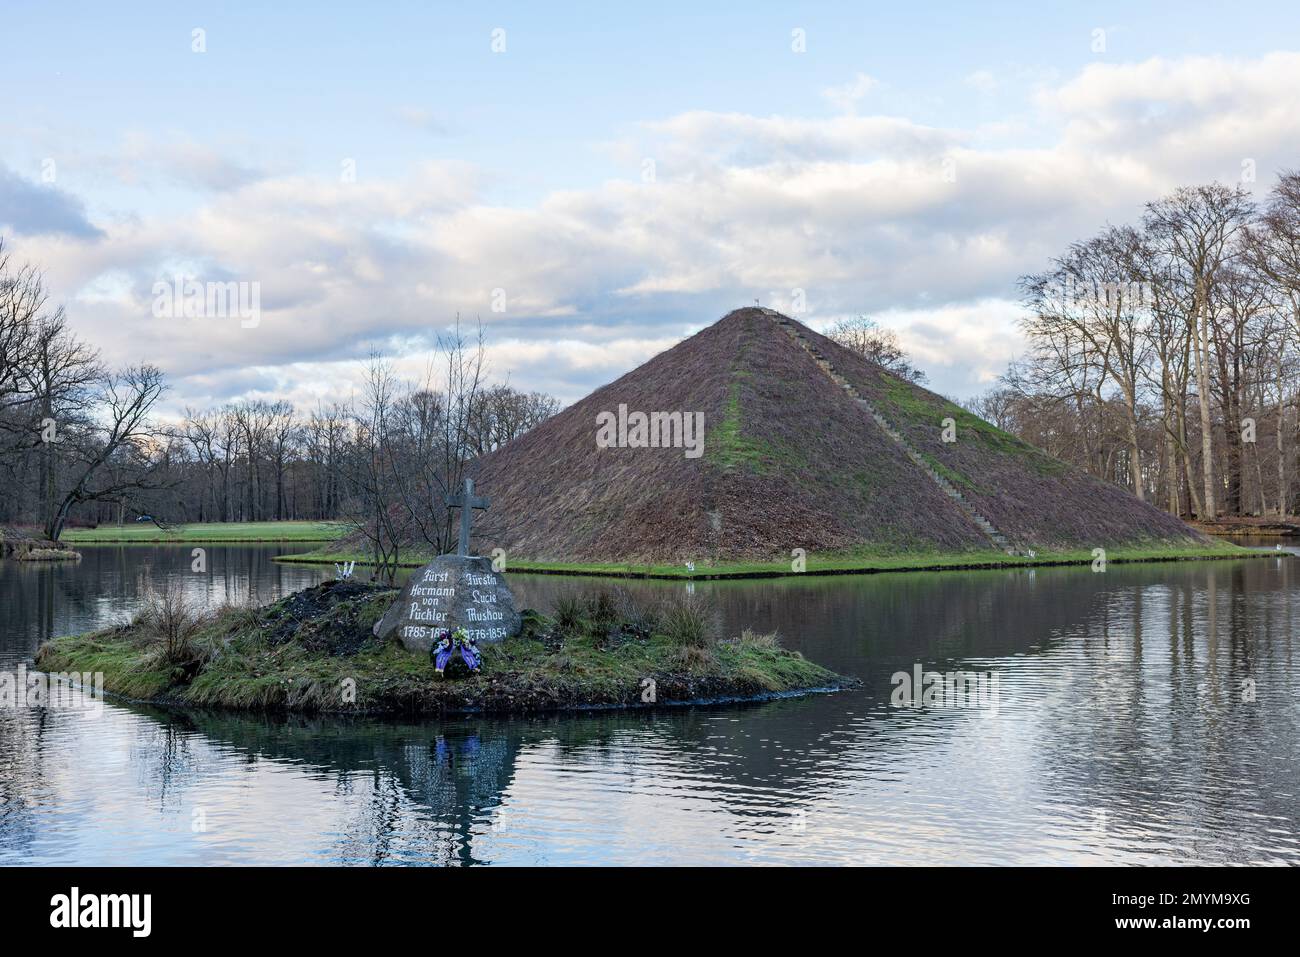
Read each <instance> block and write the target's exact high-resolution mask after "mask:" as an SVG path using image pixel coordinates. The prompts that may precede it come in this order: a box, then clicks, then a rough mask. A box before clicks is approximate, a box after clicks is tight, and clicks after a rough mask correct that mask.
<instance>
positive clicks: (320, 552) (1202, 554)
mask: <svg viewBox="0 0 1300 957" xmlns="http://www.w3.org/2000/svg"><path fill="white" fill-rule="evenodd" d="M1261 554H1262V553H1260V552H1258V551H1251V550H1249V549H1245V548H1242V547H1241V546H1239V545H1233V544H1232V543H1230V542H1224V541H1215V542H1210V543H1209V544H1206V545H1200V546H1192V547H1188V546H1186V545H1178V546H1166V545H1148V546H1128V547H1121V548H1114V549H1107V550H1106V561H1107V562H1108V563H1125V562H1167V561H1197V560H1205V559H1223V558H1253V557H1259V556H1260V555H1261ZM432 558H433V556H432V555H427V554H423V553H415V552H413V553H410V554H409V555H404V556H403V557H402V561H401V562H400V564H401V565H402V567H404V568H419V567H420V566H421V565H424V564H426V563H427V562H429V561H431V560H432ZM1094 560H1095V556H1094V555H1093V553H1092V551H1091V550H1090V549H1079V550H1077V551H1064V552H1042V553H1039V554H1037V555H1035V556H1034V557H1033V558H1028V557H1024V556H1019V555H1007V554H1005V553H1004V552H997V551H986V552H913V553H907V554H881V555H809V556H807V559H806V562H805V567H804V570H803V571H802V572H796V571H794V570H793V569H792V566H791V562H789V561H771V562H724V563H718V564H704V563H697V564H696V565H695V569H694V571H690V570H688V569H687V568H686V567H685V566H684V565H635V564H624V563H582V562H533V561H522V560H520V561H509V560H508V561H507V565H506V568H507V570H508V571H512V572H536V573H539V574H552V575H587V576H608V577H613V578H669V579H691V580H696V581H698V580H706V579H725V578H777V577H782V576H786V575H796V574H803V575H868V574H873V573H876V572H899V571H951V570H959V569H963V568H1020V567H1032V566H1046V565H1091V564H1092V562H1093V561H1094ZM276 561H281V562H293V563H298V564H325V565H329V564H333V563H334V562H342V561H356V562H357V563H358V564H359V565H364V564H365V563H366V556H365V555H362V554H358V553H350V554H348V553H340V552H337V551H335V550H333V549H330V548H328V547H326V548H320V549H316V550H314V551H310V552H304V553H303V554H301V555H282V556H279V557H277V558H276Z"/></svg>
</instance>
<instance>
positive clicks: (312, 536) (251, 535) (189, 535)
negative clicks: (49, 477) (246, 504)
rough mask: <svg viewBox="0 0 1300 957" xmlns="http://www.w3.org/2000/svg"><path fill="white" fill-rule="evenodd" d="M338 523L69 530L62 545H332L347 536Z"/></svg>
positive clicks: (146, 525) (147, 525) (143, 524)
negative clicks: (260, 543)
mask: <svg viewBox="0 0 1300 957" xmlns="http://www.w3.org/2000/svg"><path fill="white" fill-rule="evenodd" d="M347 530H348V529H347V526H345V525H343V524H341V523H339V522H195V523H193V524H189V525H168V526H166V527H159V526H157V525H155V524H154V523H153V522H138V523H136V524H133V525H100V526H99V527H98V528H70V529H67V530H66V531H65V532H64V533H63V536H62V541H64V542H68V543H70V544H74V545H81V544H85V545H93V544H95V543H97V542H104V543H109V542H168V543H179V542H194V543H203V542H207V543H212V544H217V543H220V542H231V543H237V542H334V541H337V540H338V539H339V538H340V537H341V536H343V535H344V534H345V533H346V532H347Z"/></svg>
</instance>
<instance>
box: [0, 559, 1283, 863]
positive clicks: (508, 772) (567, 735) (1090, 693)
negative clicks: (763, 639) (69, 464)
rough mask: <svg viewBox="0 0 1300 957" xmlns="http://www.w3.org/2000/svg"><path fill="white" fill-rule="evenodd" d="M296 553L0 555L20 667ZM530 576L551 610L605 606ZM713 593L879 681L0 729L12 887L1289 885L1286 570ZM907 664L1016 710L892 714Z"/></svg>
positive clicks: (1244, 567)
mask: <svg viewBox="0 0 1300 957" xmlns="http://www.w3.org/2000/svg"><path fill="white" fill-rule="evenodd" d="M307 547H310V546H302V545H298V546H294V545H285V546H275V545H268V546H260V545H259V546H247V545H240V546H229V547H220V546H206V549H207V570H206V571H205V572H202V573H197V572H194V571H192V570H191V557H190V548H191V546H184V547H179V546H158V547H153V546H97V547H89V546H87V547H83V548H82V549H81V550H82V551H83V553H84V555H85V558H84V560H83V561H82V562H80V563H78V564H75V565H74V564H59V565H47V566H39V565H21V564H17V563H14V562H4V561H0V667H3V668H7V669H10V670H13V669H16V668H18V667H19V666H20V665H21V664H22V662H23V661H24V660H25V659H30V657H31V655H32V654H33V652H34V650H35V648H36V646H37V644H38V643H39V641H41V640H42V639H43V638H45V637H48V636H50V635H52V634H63V633H67V632H75V631H82V630H86V629H88V628H92V627H98V626H102V625H106V624H110V623H112V622H114V621H121V620H125V618H126V617H127V616H128V615H129V614H130V613H131V611H132V610H133V609H134V608H135V607H137V606H138V602H139V598H140V595H141V593H142V590H143V589H145V587H146V586H147V585H148V583H149V582H151V581H158V580H161V579H164V578H166V579H172V580H173V581H175V582H177V583H179V584H180V585H181V586H182V587H183V588H184V589H185V590H186V591H187V592H188V593H189V594H191V595H192V596H194V597H195V598H196V599H200V598H201V599H202V600H204V601H214V602H218V601H222V600H224V599H226V598H227V597H231V598H235V599H243V598H245V597H251V598H253V599H255V600H258V601H269V600H271V599H273V598H275V597H277V596H278V595H281V594H284V593H287V592H289V591H293V590H296V589H298V588H302V587H304V586H306V585H309V584H312V583H314V582H316V581H318V580H320V579H322V578H324V577H327V576H331V575H332V574H333V569H325V568H317V567H311V566H296V565H281V564H277V563H275V562H273V561H272V560H271V558H272V556H273V555H276V554H283V553H286V552H289V551H294V550H300V549H304V548H307ZM510 580H511V583H512V585H513V587H514V588H515V591H516V594H517V597H518V598H519V600H520V602H521V604H524V605H533V606H536V607H543V608H545V607H547V606H548V605H549V602H550V600H551V598H553V597H554V596H555V594H557V592H558V591H561V590H565V589H571V588H575V587H578V588H587V587H592V586H593V585H594V584H596V583H595V582H594V581H591V580H575V579H565V578H558V577H548V576H535V575H534V576H524V575H511V576H510ZM627 587H631V588H633V589H634V590H637V591H641V592H646V593H650V592H654V591H661V590H665V589H682V588H686V587H688V586H687V585H685V584H684V583H658V582H640V583H632V584H630V585H628V586H627ZM694 587H695V588H696V589H697V591H702V592H710V593H712V594H714V595H716V597H717V603H718V608H719V614H720V616H721V619H722V621H723V624H724V627H725V628H726V629H727V630H728V631H729V632H731V633H735V632H737V631H739V629H740V628H741V627H742V626H745V625H750V626H754V627H756V628H758V629H761V630H764V631H767V630H771V629H777V630H779V631H780V633H781V634H782V636H783V637H784V641H785V644H786V645H787V646H788V647H791V648H795V649H798V650H800V651H802V652H803V653H804V654H805V655H807V656H808V657H810V658H812V659H813V660H815V661H818V662H820V663H822V664H824V665H826V666H828V667H830V668H833V669H835V670H836V671H839V672H842V673H845V674H850V675H854V676H856V677H859V678H861V679H862V681H863V687H861V688H860V689H854V690H850V691H844V692H839V693H835V694H826V695H813V696H808V697H802V698H791V699H785V700H779V701H772V702H767V703H762V704H753V705H742V706H709V707H694V708H688V709H681V710H661V711H655V712H644V711H624V712H599V713H595V712H593V713H583V714H573V715H560V716H549V717H541V718H529V719H522V720H499V719H487V718H457V719H451V720H426V721H420V722H414V721H405V722H402V721H373V720H366V719H304V718H289V719H283V718H264V717H244V716H238V715H230V714H218V713H168V712H163V711H160V710H157V709H152V708H147V707H136V706H127V705H122V704H116V703H112V702H109V703H107V704H105V705H104V706H103V708H102V709H99V711H98V713H95V712H78V711H67V710H47V709H42V708H7V709H0V864H32V863H34V864H79V865H93V864H115V865H125V864H130V865H145V864H358V865H369V864H474V863H483V864H659V863H665V864H666V863H674V864H742V863H768V864H777V863H789V864H804V863H825V864H984V863H999V864H1110V863H1116V864H1138V863H1151V864H1156V863H1169V864H1224V863H1232V864H1237V863H1241V864H1245V863H1263V864H1296V863H1300V800H1298V799H1297V793H1296V792H1297V788H1298V787H1300V640H1298V639H1297V638H1296V637H1295V635H1296V634H1297V633H1298V629H1297V618H1298V617H1300V561H1297V560H1296V558H1295V557H1293V556H1292V555H1291V554H1289V553H1282V554H1279V555H1277V556H1270V557H1268V558H1261V559H1255V560H1248V561H1238V562H1185V563H1164V564H1150V565H1117V564H1113V563H1112V564H1111V565H1110V566H1109V567H1108V568H1107V570H1106V571H1105V572H1104V573H1101V574H1097V573H1094V572H1092V571H1091V570H1090V569H1089V568H1086V567H1084V568H1041V569H1016V570H1007V571H976V572H944V573H911V574H888V575H883V574H882V575H867V576H847V577H835V578H792V579H781V580H763V581H749V582H725V583H724V582H720V583H699V584H696V585H695V586H694ZM917 669H921V670H922V671H923V672H931V671H934V672H940V673H957V672H961V673H970V674H974V675H975V676H977V677H978V678H981V679H983V680H984V681H985V687H986V688H987V687H988V680H989V679H990V678H995V679H996V680H995V682H994V683H993V688H994V690H995V692H996V693H995V695H994V697H993V699H992V700H989V699H988V698H987V697H986V698H985V699H983V700H978V701H972V700H969V699H958V700H950V699H945V700H942V701H938V702H931V703H929V704H926V705H925V706H913V707H904V706H896V704H895V703H891V698H894V699H895V700H896V699H897V697H898V694H897V691H896V689H897V688H899V687H900V686H901V684H902V682H901V681H896V680H895V679H894V676H895V675H896V674H900V673H901V674H902V675H906V676H911V675H913V674H914V673H915V672H916V670H917Z"/></svg>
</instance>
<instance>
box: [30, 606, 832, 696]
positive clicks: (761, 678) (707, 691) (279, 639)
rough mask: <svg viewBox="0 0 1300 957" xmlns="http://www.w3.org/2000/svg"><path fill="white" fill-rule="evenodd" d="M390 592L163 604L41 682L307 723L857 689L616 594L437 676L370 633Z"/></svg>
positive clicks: (538, 618)
mask: <svg viewBox="0 0 1300 957" xmlns="http://www.w3.org/2000/svg"><path fill="white" fill-rule="evenodd" d="M396 595H397V591H396V590H395V589H392V588H387V587H384V586H380V585H373V584H363V583H356V582H339V581H330V582H325V583H324V584H321V585H317V586H315V587H312V588H308V589H305V590H303V591H300V592H297V593H295V594H293V595H290V596H288V597H286V598H283V599H281V600H280V601H278V602H275V603H273V604H271V605H267V606H265V607H262V608H245V607H225V608H221V609H219V610H217V611H216V612H214V613H211V614H204V615H198V614H195V613H194V612H193V611H191V610H190V609H189V608H187V607H186V606H185V604H184V602H183V601H182V599H181V598H180V597H179V596H178V595H176V594H174V593H159V594H155V595H153V596H151V597H150V599H149V600H148V601H147V602H146V604H145V607H144V608H143V609H142V610H141V612H140V613H139V614H138V615H137V616H136V618H135V619H134V620H133V621H132V622H131V623H130V624H127V625H123V626H120V627H117V628H111V629H105V630H101V631H96V632H91V633H88V634H84V635H72V636H68V637H63V638H55V639H53V640H51V641H48V642H46V643H45V644H44V645H43V646H42V647H41V649H40V651H39V653H38V655H37V666H38V667H40V668H41V669H42V670H44V671H47V672H102V673H103V675H104V688H105V690H106V691H108V692H111V693H113V694H116V695H118V696H121V697H124V698H129V699H133V700H138V701H147V702H150V703H154V704H180V705H191V706H199V707H223V708H235V709H242V710H255V711H304V712H317V713H328V712H338V713H368V714H407V715H409V714H455V713H468V712H491V713H529V712H539V711H555V710H565V709H585V708H619V707H646V706H652V705H657V706H662V705H673V704H686V703H695V702H706V701H741V700H761V699H765V698H771V697H776V696H782V695H786V694H797V693H805V692H810V691H823V690H835V689H838V688H842V687H846V686H849V685H852V684H854V683H855V682H854V681H853V679H849V678H845V677H842V676H840V675H836V674H834V673H832V672H830V671H828V670H826V669H825V668H822V667H820V666H819V665H816V664H813V663H812V662H810V661H808V660H806V659H805V658H804V657H803V656H802V655H800V654H799V653H798V652H794V651H789V650H786V649H784V648H782V647H781V646H780V642H779V639H778V636H776V635H775V634H771V635H756V634H753V633H752V632H750V631H748V630H746V631H744V632H743V633H742V634H740V635H738V636H734V637H719V636H718V635H717V634H716V631H715V627H716V626H715V621H716V615H715V614H714V612H713V610H712V609H711V608H710V607H709V606H708V604H707V602H706V601H705V600H703V599H700V598H698V597H696V596H694V595H684V596H680V597H678V598H676V599H674V600H671V601H668V602H666V603H663V604H658V605H655V606H653V607H651V606H647V605H644V604H638V603H637V602H636V601H635V600H633V599H632V598H631V597H630V596H629V595H628V594H627V593H626V592H623V591H621V590H618V589H615V590H597V591H590V592H586V593H578V592H576V591H575V592H573V593H571V594H569V595H566V596H564V597H562V598H560V599H559V600H557V602H556V607H555V608H554V609H553V612H552V615H550V616H545V615H542V614H540V613H538V612H536V611H532V610H528V611H525V612H524V615H523V619H524V625H523V630H522V631H521V633H520V634H519V635H518V636H516V637H513V638H509V639H506V640H505V641H502V642H499V643H496V644H487V645H483V646H482V652H483V663H482V668H481V670H480V671H479V672H477V673H470V672H469V670H468V668H466V667H465V666H464V665H463V664H462V663H461V662H459V661H455V662H453V664H452V665H451V666H449V667H448V668H447V672H446V675H445V676H441V677H440V676H438V675H437V674H436V673H435V671H434V664H433V662H432V661H431V660H430V659H429V657H428V656H427V655H420V654H416V653H414V652H411V651H408V650H406V649H405V648H403V647H402V645H401V644H400V643H399V642H397V641H396V640H392V639H390V640H388V641H380V640H379V639H377V638H375V637H374V635H373V634H372V628H373V626H374V624H375V622H376V621H378V620H379V618H380V617H381V616H382V615H383V613H384V611H385V610H386V609H387V608H388V606H389V605H390V604H391V603H392V601H393V599H394V597H395V596H396Z"/></svg>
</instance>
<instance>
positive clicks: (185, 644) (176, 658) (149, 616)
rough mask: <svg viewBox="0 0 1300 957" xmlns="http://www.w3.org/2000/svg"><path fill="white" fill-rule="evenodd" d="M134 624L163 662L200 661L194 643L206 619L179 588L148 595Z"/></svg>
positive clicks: (166, 588) (147, 593)
mask: <svg viewBox="0 0 1300 957" xmlns="http://www.w3.org/2000/svg"><path fill="white" fill-rule="evenodd" d="M132 624H133V625H135V627H136V628H137V629H139V630H140V632H141V633H142V635H143V637H144V639H145V640H146V641H147V642H148V643H149V644H151V645H153V646H155V652H156V654H157V656H158V658H159V659H160V661H162V662H165V663H166V664H172V665H186V664H190V663H192V662H194V661H195V660H197V659H198V658H199V649H198V648H197V646H196V643H195V641H196V639H197V638H198V635H199V632H200V631H202V630H203V626H204V625H205V624H207V616H205V615H203V614H202V613H201V612H199V611H197V610H196V609H195V608H193V607H192V606H191V605H190V603H189V602H188V601H186V599H185V596H184V594H183V593H182V592H181V590H180V589H179V588H176V587H175V586H173V585H172V584H171V583H168V584H166V585H164V586H162V587H161V588H151V589H150V590H149V591H147V592H146V593H145V596H144V604H143V605H141V607H140V611H139V612H137V613H136V616H135V618H134V620H133V621H132Z"/></svg>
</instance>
